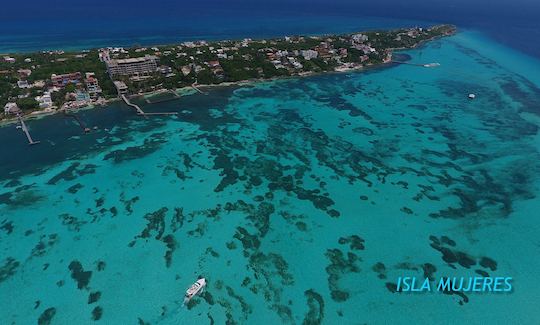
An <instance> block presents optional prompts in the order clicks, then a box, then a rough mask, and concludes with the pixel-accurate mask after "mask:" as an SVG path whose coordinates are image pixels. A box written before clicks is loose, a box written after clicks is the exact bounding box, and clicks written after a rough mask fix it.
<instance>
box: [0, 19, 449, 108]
mask: <svg viewBox="0 0 540 325" xmlns="http://www.w3.org/2000/svg"><path fill="white" fill-rule="evenodd" d="M454 31H455V27H454V26H450V25H440V26H435V27H432V28H429V29H421V28H411V29H398V30H391V31H371V32H366V33H363V34H350V35H331V36H320V37H302V36H295V37H287V38H281V39H268V40H243V41H219V42H210V43H207V42H195V43H192V42H187V43H183V44H181V45H168V46H159V47H152V48H141V47H137V48H131V49H127V50H126V51H122V52H120V53H111V57H112V58H128V57H131V58H133V57H141V56H145V55H155V56H157V57H158V58H159V66H161V67H166V68H165V69H164V73H162V72H160V71H158V72H155V73H152V74H149V75H147V76H140V78H130V77H129V76H123V77H117V78H115V79H116V80H120V81H123V82H125V83H126V85H127V86H128V89H129V91H130V92H131V93H140V92H149V91H154V90H158V89H163V88H165V89H175V88H180V87H186V86H190V85H191V84H193V83H195V82H197V83H198V84H219V83H222V82H238V81H244V80H252V79H268V78H274V77H281V76H291V75H298V74H301V73H317V72H324V71H334V70H335V69H336V68H342V69H354V68H359V67H362V66H365V65H374V64H380V63H382V62H387V61H388V60H389V59H390V57H391V52H392V50H394V49H399V48H411V47H415V46H417V45H419V44H420V43H422V42H424V41H427V40H430V39H433V38H435V37H440V36H444V35H449V34H452V33H454ZM306 50H309V51H310V52H309V53H310V54H315V55H308V54H306V53H307V52H304V51H306ZM11 57H13V58H14V59H15V60H16V61H15V62H14V63H11V62H6V61H4V60H2V61H1V62H0V107H3V106H4V105H5V104H6V103H7V102H10V101H11V102H16V103H17V104H18V105H19V107H20V108H21V109H23V110H25V111H31V110H35V109H38V107H39V105H38V103H37V102H36V100H35V99H34V98H35V97H36V96H41V95H42V94H43V92H44V91H45V90H47V89H49V88H50V87H51V86H52V82H51V80H50V78H51V75H52V74H57V75H59V74H67V73H74V72H79V73H81V75H82V77H83V79H84V75H85V73H87V72H92V73H94V74H95V76H96V78H97V79H98V81H99V86H100V87H101V89H102V90H103V92H102V94H101V97H103V98H105V99H108V98H112V97H116V96H117V94H116V89H115V87H114V84H113V82H112V81H111V80H110V78H109V75H108V73H107V69H106V65H105V63H104V62H101V61H100V60H99V51H98V50H90V51H83V52H66V53H64V52H61V51H60V52H58V51H56V52H42V53H31V54H16V55H11ZM28 71H30V72H31V73H30V74H29V75H28ZM19 80H27V81H28V83H29V84H31V85H33V87H32V88H30V89H20V88H19V87H18V86H17V81H19ZM81 81H82V80H81ZM85 88H86V85H85V84H84V83H80V84H78V85H74V84H69V85H68V86H66V87H64V88H63V89H60V90H59V91H56V92H53V93H52V94H51V97H52V100H53V103H54V104H55V105H56V106H57V107H61V106H62V105H63V104H64V103H65V102H66V100H69V99H66V98H69V96H66V95H67V94H68V93H72V92H74V91H76V90H84V89H85Z"/></svg>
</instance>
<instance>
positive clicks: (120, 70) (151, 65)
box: [106, 55, 157, 76]
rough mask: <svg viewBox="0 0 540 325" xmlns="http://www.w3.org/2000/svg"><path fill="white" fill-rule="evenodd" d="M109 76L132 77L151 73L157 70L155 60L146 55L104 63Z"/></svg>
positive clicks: (151, 56)
mask: <svg viewBox="0 0 540 325" xmlns="http://www.w3.org/2000/svg"><path fill="white" fill-rule="evenodd" d="M106 64H107V70H108V71H109V74H110V75H111V76H117V75H120V76H132V75H140V74H147V73H153V72H156V70H157V58H156V57H155V56H153V55H146V56H144V57H140V58H130V59H118V60H110V61H107V62H106Z"/></svg>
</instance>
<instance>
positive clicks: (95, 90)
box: [84, 72, 102, 99]
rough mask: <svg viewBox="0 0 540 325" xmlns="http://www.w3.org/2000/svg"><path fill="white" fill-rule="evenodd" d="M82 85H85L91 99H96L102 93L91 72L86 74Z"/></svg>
mask: <svg viewBox="0 0 540 325" xmlns="http://www.w3.org/2000/svg"><path fill="white" fill-rule="evenodd" d="M84 83H85V84H86V90H87V91H88V94H90V97H91V98H93V99H95V98H97V97H98V96H99V94H100V93H101V92H102V90H101V87H100V86H99V82H98V79H97V78H96V76H95V74H94V73H93V72H88V73H86V78H85V80H84Z"/></svg>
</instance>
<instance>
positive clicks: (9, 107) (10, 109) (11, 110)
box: [4, 103, 21, 115]
mask: <svg viewBox="0 0 540 325" xmlns="http://www.w3.org/2000/svg"><path fill="white" fill-rule="evenodd" d="M20 112H21V109H20V108H19V106H17V103H7V104H6V105H5V106H4V114H6V115H7V114H17V113H20Z"/></svg>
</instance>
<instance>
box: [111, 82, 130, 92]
mask: <svg viewBox="0 0 540 325" xmlns="http://www.w3.org/2000/svg"><path fill="white" fill-rule="evenodd" d="M114 86H115V87H116V90H117V91H118V94H120V95H125V94H127V92H128V86H127V85H126V84H125V83H124V82H123V81H115V82H114Z"/></svg>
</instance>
